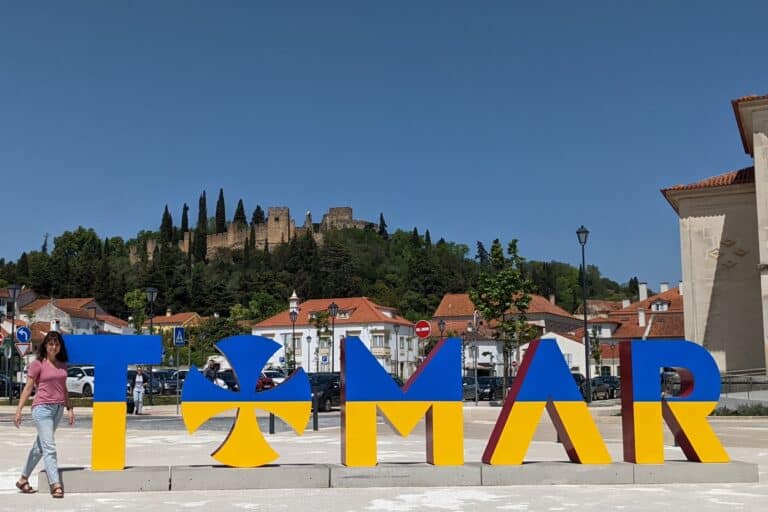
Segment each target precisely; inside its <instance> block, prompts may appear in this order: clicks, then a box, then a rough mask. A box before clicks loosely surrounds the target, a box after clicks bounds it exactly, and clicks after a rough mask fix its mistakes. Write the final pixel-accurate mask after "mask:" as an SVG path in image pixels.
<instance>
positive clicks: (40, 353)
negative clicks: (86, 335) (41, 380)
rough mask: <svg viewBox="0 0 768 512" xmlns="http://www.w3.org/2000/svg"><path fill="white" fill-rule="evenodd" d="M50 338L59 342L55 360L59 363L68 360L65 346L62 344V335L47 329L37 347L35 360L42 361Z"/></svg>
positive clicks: (46, 352) (46, 353)
mask: <svg viewBox="0 0 768 512" xmlns="http://www.w3.org/2000/svg"><path fill="white" fill-rule="evenodd" d="M50 340H56V341H58V342H59V346H60V347H61V348H60V349H59V353H58V354H56V360H57V361H59V362H60V363H66V362H67V361H68V360H69V356H68V355H67V346H66V345H65V344H64V337H63V336H62V335H61V334H59V333H58V332H56V331H48V334H46V335H45V338H43V342H42V343H41V344H40V345H38V347H37V360H38V361H42V360H44V359H45V358H46V356H47V355H48V349H47V348H46V346H47V345H48V342H49V341H50Z"/></svg>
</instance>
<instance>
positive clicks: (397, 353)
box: [392, 324, 400, 377]
mask: <svg viewBox="0 0 768 512" xmlns="http://www.w3.org/2000/svg"><path fill="white" fill-rule="evenodd" d="M392 330H393V331H395V375H397V376H398V377H400V340H399V339H398V337H397V335H398V334H399V333H400V326H399V325H398V324H395V325H393V326H392Z"/></svg>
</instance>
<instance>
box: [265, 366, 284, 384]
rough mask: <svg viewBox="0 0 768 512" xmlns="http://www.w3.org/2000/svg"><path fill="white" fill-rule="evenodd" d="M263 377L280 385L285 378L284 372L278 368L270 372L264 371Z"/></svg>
mask: <svg viewBox="0 0 768 512" xmlns="http://www.w3.org/2000/svg"><path fill="white" fill-rule="evenodd" d="M264 375H266V376H267V377H269V378H270V379H272V381H273V382H274V383H275V384H282V383H283V381H284V380H285V379H286V378H287V376H286V375H285V372H284V371H283V370H281V369H279V368H277V369H272V370H264Z"/></svg>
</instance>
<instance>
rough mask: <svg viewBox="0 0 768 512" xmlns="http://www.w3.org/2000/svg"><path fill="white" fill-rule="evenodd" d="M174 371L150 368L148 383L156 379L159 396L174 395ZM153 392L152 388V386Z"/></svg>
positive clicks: (175, 387)
mask: <svg viewBox="0 0 768 512" xmlns="http://www.w3.org/2000/svg"><path fill="white" fill-rule="evenodd" d="M173 373H174V370H172V369H169V368H152V377H151V378H150V381H152V380H155V379H157V381H158V386H157V387H158V391H159V393H160V394H161V395H174V394H176V389H177V386H176V379H175V378H172V375H173ZM153 392H154V386H153Z"/></svg>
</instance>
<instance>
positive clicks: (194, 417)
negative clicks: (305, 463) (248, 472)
mask: <svg viewBox="0 0 768 512" xmlns="http://www.w3.org/2000/svg"><path fill="white" fill-rule="evenodd" d="M216 348H217V349H218V350H219V352H221V353H222V354H224V356H225V357H226V358H227V360H228V361H229V362H230V364H232V368H233V370H234V372H235V376H236V377H237V380H238V382H239V386H240V390H239V391H237V392H235V391H229V390H226V389H222V388H220V387H218V386H217V385H216V384H214V383H213V382H211V381H209V380H207V379H206V378H205V377H204V376H203V374H202V373H201V372H200V371H199V370H198V369H196V368H194V369H192V370H190V372H189V374H188V375H187V378H186V380H185V381H184V388H183V391H182V394H181V399H182V405H181V414H182V416H183V418H184V424H185V425H186V427H187V430H188V431H189V432H190V433H194V432H195V431H197V429H199V428H200V427H201V426H202V425H203V424H204V423H205V422H207V421H208V420H209V419H211V418H213V417H214V416H217V415H219V414H221V413H223V412H225V411H228V410H231V409H237V415H236V417H235V422H234V424H233V426H232V429H231V430H230V431H229V435H228V436H227V438H226V439H225V440H224V442H223V443H222V444H221V446H219V447H218V448H217V449H216V451H214V452H213V453H212V454H211V456H212V457H213V458H214V459H216V460H217V461H219V462H221V463H222V464H226V465H228V466H234V467H255V466H262V465H264V464H268V463H270V462H272V461H274V460H275V459H277V458H278V457H279V454H278V453H277V452H276V451H275V450H273V449H272V447H271V446H270V445H269V443H267V441H266V439H264V435H263V434H262V433H261V429H260V428H259V423H258V421H257V418H256V410H257V409H261V410H264V411H268V412H271V413H274V414H275V415H276V416H279V417H280V418H282V419H283V420H284V421H285V422H286V423H288V424H289V425H290V426H291V427H292V428H293V429H294V430H295V431H296V432H297V433H298V434H299V435H301V434H303V433H304V429H305V428H306V426H307V422H308V421H309V415H310V412H311V408H312V402H311V396H312V395H311V391H310V387H309V380H308V379H307V375H306V374H305V373H304V370H302V369H299V370H297V371H296V372H295V373H294V374H293V375H291V377H290V378H289V379H286V380H285V381H284V382H283V383H282V384H280V385H279V386H277V387H275V388H274V389H271V390H269V391H257V389H256V388H257V384H258V380H259V377H260V376H261V370H262V368H263V367H264V366H265V365H266V363H267V361H268V360H269V357H270V356H271V355H272V354H274V353H275V352H276V351H277V350H278V349H279V348H280V345H279V344H278V343H276V342H274V341H273V340H270V339H268V338H263V337H261V336H250V335H239V336H232V337H229V338H225V339H223V340H221V341H220V342H219V343H218V344H217V345H216Z"/></svg>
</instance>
